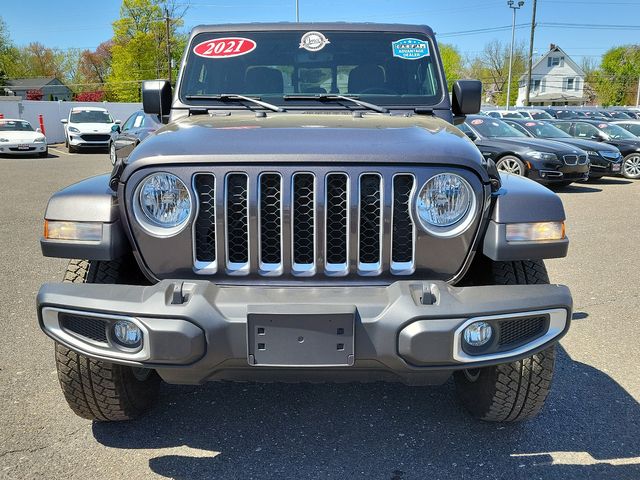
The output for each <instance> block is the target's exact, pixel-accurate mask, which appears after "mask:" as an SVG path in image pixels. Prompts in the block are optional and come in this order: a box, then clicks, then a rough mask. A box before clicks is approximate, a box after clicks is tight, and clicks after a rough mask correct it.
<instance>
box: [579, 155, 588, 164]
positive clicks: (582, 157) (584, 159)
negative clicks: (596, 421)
mask: <svg viewBox="0 0 640 480" xmlns="http://www.w3.org/2000/svg"><path fill="white" fill-rule="evenodd" d="M588 160H589V156H588V155H580V156H579V157H578V164H579V165H585V164H586V163H587V161H588Z"/></svg>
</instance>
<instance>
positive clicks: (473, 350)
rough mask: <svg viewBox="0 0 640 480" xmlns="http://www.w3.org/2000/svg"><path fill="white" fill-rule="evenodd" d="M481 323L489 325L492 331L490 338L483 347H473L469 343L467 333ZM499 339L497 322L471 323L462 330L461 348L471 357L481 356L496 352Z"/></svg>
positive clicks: (480, 321) (482, 321)
mask: <svg viewBox="0 0 640 480" xmlns="http://www.w3.org/2000/svg"><path fill="white" fill-rule="evenodd" d="M479 323H484V324H486V325H487V327H489V330H490V334H489V338H488V339H487V341H486V342H485V343H483V344H481V345H473V344H471V343H469V342H468V341H467V339H466V338H465V332H467V331H468V329H469V327H471V326H473V325H476V324H479ZM498 338H499V335H498V328H497V325H495V322H493V321H490V320H477V321H474V322H471V323H469V324H468V325H466V326H465V327H464V328H462V329H461V331H460V346H461V347H462V350H463V351H464V352H465V353H467V354H469V355H481V354H482V353H484V352H488V351H491V350H495V347H496V343H497V342H498Z"/></svg>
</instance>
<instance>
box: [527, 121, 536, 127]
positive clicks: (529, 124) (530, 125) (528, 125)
mask: <svg viewBox="0 0 640 480" xmlns="http://www.w3.org/2000/svg"><path fill="white" fill-rule="evenodd" d="M536 125H537V123H536V122H527V123H525V124H524V126H525V127H535V126H536Z"/></svg>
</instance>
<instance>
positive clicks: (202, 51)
mask: <svg viewBox="0 0 640 480" xmlns="http://www.w3.org/2000/svg"><path fill="white" fill-rule="evenodd" d="M256 46H257V44H256V42H254V41H253V40H251V39H250V38H242V37H225V38H214V39H213V40H207V41H206V42H202V43H199V44H198V45H196V46H195V47H193V53H195V54H196V55H198V56H200V57H205V58H231V57H239V56H240V55H246V54H247V53H249V52H253V51H254V50H255V48H256Z"/></svg>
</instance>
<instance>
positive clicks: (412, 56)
mask: <svg viewBox="0 0 640 480" xmlns="http://www.w3.org/2000/svg"><path fill="white" fill-rule="evenodd" d="M391 47H392V48H393V56H394V57H398V58H404V59H405V60H418V59H419V58H424V57H428V56H429V43H428V42H427V41H426V40H418V39H417V38H401V39H400V40H398V41H397V42H393V43H392V44H391Z"/></svg>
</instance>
